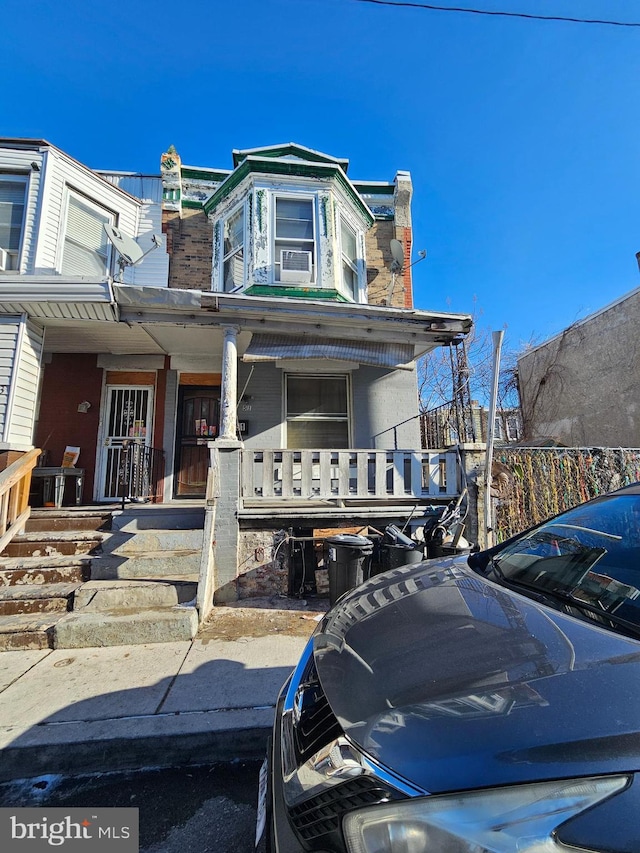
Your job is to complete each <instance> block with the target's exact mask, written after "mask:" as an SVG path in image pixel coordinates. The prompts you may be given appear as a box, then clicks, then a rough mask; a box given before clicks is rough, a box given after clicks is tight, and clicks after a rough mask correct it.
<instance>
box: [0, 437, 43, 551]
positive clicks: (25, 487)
mask: <svg viewBox="0 0 640 853" xmlns="http://www.w3.org/2000/svg"><path fill="white" fill-rule="evenodd" d="M41 453H42V451H41V450H40V449H39V448H37V447H36V448H34V449H33V450H29V451H28V452H27V453H25V454H24V456H21V457H20V458H19V459H17V460H16V461H15V462H13V463H12V464H11V465H9V467H8V468H5V470H4V471H2V473H0V552H2V551H4V549H5V548H6V546H7V544H8V543H9V542H10V541H11V540H12V539H13V537H14V536H16V535H17V534H18V533H21V532H22V530H24V526H25V524H26V523H27V519H28V518H29V516H30V515H31V507H30V506H29V490H30V488H31V472H32V471H33V469H34V468H35V467H36V462H37V461H38V457H39V456H40V454H41Z"/></svg>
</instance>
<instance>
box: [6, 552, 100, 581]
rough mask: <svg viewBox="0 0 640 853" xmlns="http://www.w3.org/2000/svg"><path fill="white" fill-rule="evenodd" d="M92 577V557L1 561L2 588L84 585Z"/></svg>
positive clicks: (9, 559)
mask: <svg viewBox="0 0 640 853" xmlns="http://www.w3.org/2000/svg"><path fill="white" fill-rule="evenodd" d="M90 575H91V558H90V557H60V556H58V557H47V558H46V559H44V558H42V557H8V558H4V559H0V588H3V587H7V586H14V585H20V586H23V585H25V584H28V585H30V584H37V585H38V586H40V585H42V584H52V583H82V582H83V581H87V580H89V577H90Z"/></svg>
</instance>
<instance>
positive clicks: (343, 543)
mask: <svg viewBox="0 0 640 853" xmlns="http://www.w3.org/2000/svg"><path fill="white" fill-rule="evenodd" d="M326 544H327V546H328V548H329V553H328V566H327V568H328V572H329V603H330V604H335V603H336V601H337V600H338V599H339V598H340V596H341V595H344V593H345V592H347V591H348V590H350V589H353V587H355V586H358V584H361V583H362V581H363V580H366V578H368V577H369V564H370V562H371V554H372V553H373V542H372V541H371V539H367V537H366V536H358V535H356V534H354V533H338V534H336V536H330V537H329V538H328V539H326Z"/></svg>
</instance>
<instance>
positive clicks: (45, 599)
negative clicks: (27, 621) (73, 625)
mask: <svg viewBox="0 0 640 853" xmlns="http://www.w3.org/2000/svg"><path fill="white" fill-rule="evenodd" d="M80 587H81V584H79V583H50V584H20V585H18V586H3V587H0V616H14V615H17V614H22V613H55V612H67V611H69V610H71V609H72V608H73V598H74V593H75V592H76V590H77V589H79V588H80Z"/></svg>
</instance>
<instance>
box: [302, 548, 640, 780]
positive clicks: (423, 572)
mask: <svg viewBox="0 0 640 853" xmlns="http://www.w3.org/2000/svg"><path fill="white" fill-rule="evenodd" d="M314 654H315V659H316V667H317V671H318V676H319V678H320V682H321V684H322V687H323V690H324V692H325V694H326V696H327V699H328V701H329V704H330V706H331V708H332V710H333V712H334V714H335V715H336V716H337V718H338V720H339V721H340V723H341V725H342V727H343V728H344V730H345V732H346V733H347V734H348V736H349V737H350V738H351V739H352V740H353V741H354V742H356V743H357V744H358V745H359V746H360V747H361V748H362V749H363V750H364V751H365V752H367V753H368V754H369V755H371V756H372V757H373V758H374V759H376V760H377V761H379V762H380V763H381V764H383V765H385V766H386V767H388V768H389V769H391V770H393V771H394V772H395V773H396V774H398V775H400V776H402V777H403V778H405V779H406V780H408V781H410V782H412V783H414V784H415V785H418V786H419V787H421V788H422V789H423V790H425V791H428V792H431V793H435V792H443V791H452V790H461V789H465V788H476V787H485V786H493V785H500V784H510V783H514V782H518V781H523V782H524V781H532V780H538V779H545V778H558V777H570V776H580V775H587V774H598V773H611V772H619V771H621V770H638V769H639V768H640V735H639V734H638V733H639V732H640V642H638V641H636V640H633V639H629V638H626V637H623V636H621V635H618V634H615V633H613V632H610V631H608V630H606V629H604V628H601V627H599V626H597V625H595V624H592V623H590V622H586V621H583V620H580V619H577V618H574V617H572V616H568V615H565V614H563V613H560V612H557V611H555V610H553V609H551V608H549V607H545V606H544V605H540V604H538V603H537V602H534V601H532V600H530V599H528V598H525V597H524V596H522V595H519V594H518V593H514V592H511V591H509V590H507V589H506V588H504V587H501V586H499V585H497V584H495V583H493V582H490V581H487V580H485V579H484V578H482V577H480V576H479V575H477V574H475V573H474V572H473V571H472V570H471V569H469V568H467V567H466V565H465V564H464V562H463V561H462V560H453V561H452V560H441V561H429V562H426V563H422V564H420V565H419V566H417V567H416V566H413V567H407V568H405V569H399V570H395V571H393V572H388V573H387V574H385V575H380V576H378V577H375V578H373V579H372V580H371V581H369V582H368V583H367V584H365V585H363V586H360V587H358V588H357V589H356V590H354V591H353V592H351V593H350V594H349V595H348V596H347V597H346V598H345V599H343V600H342V601H341V602H340V603H339V604H338V605H337V606H336V607H335V608H334V609H333V610H332V611H331V612H330V613H329V614H328V615H327V617H326V618H325V620H324V622H323V624H322V626H321V630H320V631H319V632H318V633H317V634H316V636H315V639H314Z"/></svg>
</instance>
